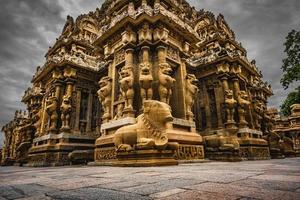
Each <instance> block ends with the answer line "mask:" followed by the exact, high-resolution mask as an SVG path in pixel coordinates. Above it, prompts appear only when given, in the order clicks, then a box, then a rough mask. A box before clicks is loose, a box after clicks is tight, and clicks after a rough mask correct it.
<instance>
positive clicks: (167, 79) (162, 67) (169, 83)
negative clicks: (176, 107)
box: [158, 63, 175, 104]
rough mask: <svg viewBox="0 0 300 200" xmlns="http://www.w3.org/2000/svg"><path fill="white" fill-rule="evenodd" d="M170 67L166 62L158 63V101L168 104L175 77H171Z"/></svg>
mask: <svg viewBox="0 0 300 200" xmlns="http://www.w3.org/2000/svg"><path fill="white" fill-rule="evenodd" d="M172 72H173V70H172V67H171V66H170V65H169V64H168V63H161V64H159V71H158V78H159V88H158V91H159V97H160V101H162V102H164V103H167V104H169V103H170V98H171V95H172V88H173V86H174V83H175V79H174V78H172V77H171V75H172Z"/></svg>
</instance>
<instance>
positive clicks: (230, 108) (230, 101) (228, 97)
mask: <svg viewBox="0 0 300 200" xmlns="http://www.w3.org/2000/svg"><path fill="white" fill-rule="evenodd" d="M236 103H237V101H236V100H235V99H234V98H233V91H232V90H226V91H225V106H226V114H227V124H232V123H234V119H233V117H234V108H235V106H236Z"/></svg>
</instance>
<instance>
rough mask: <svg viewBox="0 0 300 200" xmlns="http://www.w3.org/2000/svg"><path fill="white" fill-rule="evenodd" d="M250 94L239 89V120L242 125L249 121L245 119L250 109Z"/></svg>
mask: <svg viewBox="0 0 300 200" xmlns="http://www.w3.org/2000/svg"><path fill="white" fill-rule="evenodd" d="M248 98H249V97H248V94H247V92H246V91H239V92H238V99H237V100H238V104H239V107H238V112H239V121H240V123H239V124H240V126H242V127H243V126H246V125H247V124H248V123H247V122H246V120H245V115H246V114H245V113H246V111H247V110H249V106H250V101H249V100H248Z"/></svg>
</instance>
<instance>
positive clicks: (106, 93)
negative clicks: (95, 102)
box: [97, 76, 112, 118]
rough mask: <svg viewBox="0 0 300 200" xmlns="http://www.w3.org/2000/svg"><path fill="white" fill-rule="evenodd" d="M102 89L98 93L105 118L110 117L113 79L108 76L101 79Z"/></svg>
mask: <svg viewBox="0 0 300 200" xmlns="http://www.w3.org/2000/svg"><path fill="white" fill-rule="evenodd" d="M98 84H99V86H100V89H99V90H98V92H97V94H98V97H99V100H100V103H101V105H102V109H103V111H104V113H103V118H110V107H111V89H112V79H111V78H110V77H108V76H105V77H103V78H102V79H101V80H100V81H99V83H98Z"/></svg>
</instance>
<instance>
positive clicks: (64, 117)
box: [60, 95, 72, 131]
mask: <svg viewBox="0 0 300 200" xmlns="http://www.w3.org/2000/svg"><path fill="white" fill-rule="evenodd" d="M71 110H72V105H71V97H70V96H68V95H65V96H64V97H63V101H62V104H61V106H60V111H61V121H62V127H61V129H63V130H66V131H67V130H70V114H71Z"/></svg>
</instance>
